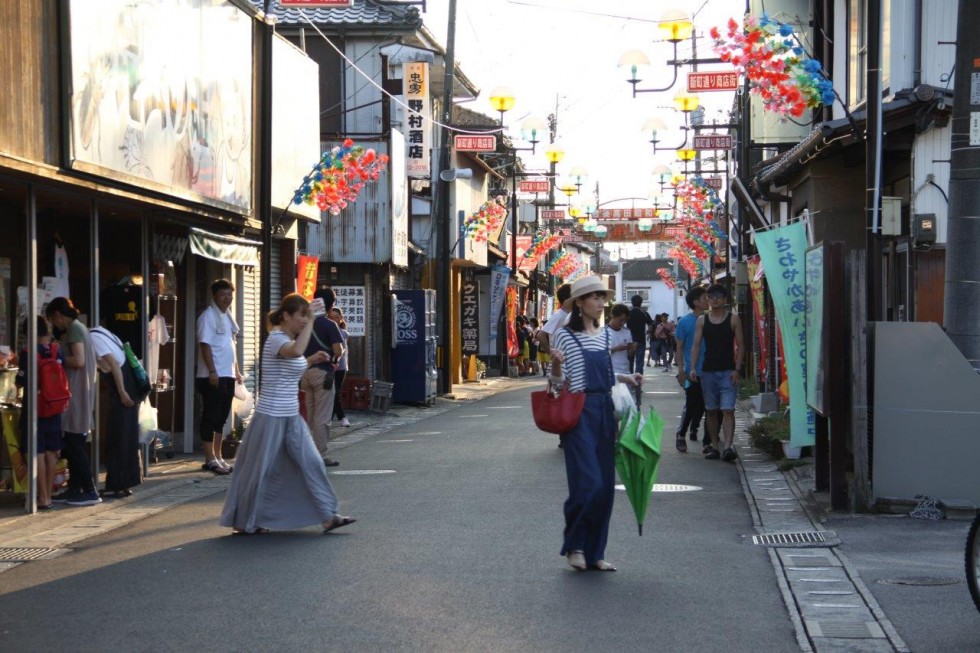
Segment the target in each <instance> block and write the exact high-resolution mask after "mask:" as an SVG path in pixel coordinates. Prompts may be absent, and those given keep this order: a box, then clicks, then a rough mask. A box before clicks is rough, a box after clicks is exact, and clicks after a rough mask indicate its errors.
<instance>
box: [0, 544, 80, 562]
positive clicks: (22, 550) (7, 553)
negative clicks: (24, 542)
mask: <svg viewBox="0 0 980 653" xmlns="http://www.w3.org/2000/svg"><path fill="white" fill-rule="evenodd" d="M65 551H67V549H48V548H39V547H0V562H31V561H32V560H44V559H45V558H53V557H55V556H58V555H61V554H62V553H64V552H65Z"/></svg>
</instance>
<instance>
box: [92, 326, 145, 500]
mask: <svg viewBox="0 0 980 653" xmlns="http://www.w3.org/2000/svg"><path fill="white" fill-rule="evenodd" d="M89 334H90V335H91V336H92V349H93V351H94V352H95V363H96V367H98V369H99V373H100V374H102V382H103V383H105V384H106V386H107V388H108V392H107V393H106V394H107V395H108V398H109V407H108V410H107V417H106V426H105V439H106V442H105V489H104V490H103V492H102V496H103V497H106V496H111V497H114V498H117V499H118V498H121V497H128V496H130V495H131V494H132V493H133V491H132V490H131V489H130V488H132V487H133V486H136V485H139V484H140V483H142V482H143V469H142V467H141V466H140V425H139V412H140V407H139V405H140V402H141V401H143V397H141V396H140V390H139V387H138V385H137V383H136V375H135V373H134V372H133V368H132V367H130V365H129V363H128V362H127V361H126V350H125V349H124V348H123V343H122V341H121V340H120V339H119V338H118V337H117V336H116V335H115V334H114V333H112V332H111V331H109V330H108V329H106V328H104V327H95V328H94V329H92V330H91V331H89Z"/></svg>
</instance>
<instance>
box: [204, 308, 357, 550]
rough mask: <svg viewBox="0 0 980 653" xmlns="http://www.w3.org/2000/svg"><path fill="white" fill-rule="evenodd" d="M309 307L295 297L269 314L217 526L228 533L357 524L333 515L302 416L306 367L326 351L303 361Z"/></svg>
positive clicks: (332, 501) (319, 458) (321, 358)
mask: <svg viewBox="0 0 980 653" xmlns="http://www.w3.org/2000/svg"><path fill="white" fill-rule="evenodd" d="M309 305H310V304H309V302H308V301H306V299H305V298H303V296H302V295H298V294H295V293H293V294H290V295H286V296H285V297H283V299H282V303H281V304H280V305H279V308H278V309H277V310H275V311H272V312H271V313H269V323H270V325H271V330H270V333H269V337H268V338H267V339H266V341H265V345H264V346H263V347H262V373H261V382H260V383H261V385H260V387H259V398H258V403H257V404H256V406H255V413H254V414H253V415H252V419H251V421H250V422H249V424H248V428H247V429H246V430H245V435H244V436H243V438H242V443H241V446H239V448H238V454H237V455H236V456H235V458H236V463H235V472H234V474H232V478H231V487H229V488H228V497H227V498H226V499H225V507H224V510H223V511H222V513H221V521H220V523H221V525H222V526H230V527H231V528H232V529H233V531H232V532H233V533H256V532H259V533H261V532H265V531H267V530H269V529H279V530H288V529H293V528H303V527H305V526H312V525H313V524H319V525H320V526H322V527H323V530H324V532H329V531H332V530H334V529H337V528H340V527H341V526H347V525H348V524H353V523H354V522H355V521H357V520H356V519H353V518H352V517H345V516H343V515H340V514H338V513H337V495H336V494H334V491H333V487H332V486H331V485H330V480H329V479H328V478H327V472H326V469H324V467H323V458H322V456H321V455H320V453H319V452H318V451H317V449H316V446H314V444H313V438H312V436H311V435H310V431H309V428H308V427H307V426H306V422H305V421H304V420H303V418H302V417H301V416H300V414H299V399H298V393H297V392H296V389H297V388H298V387H299V380H300V377H302V376H303V372H305V371H306V368H307V367H309V366H310V365H317V364H319V363H324V362H326V361H327V360H328V355H327V353H326V352H323V351H319V352H317V353H315V354H313V355H312V356H310V357H309V358H304V357H303V352H304V351H306V346H307V345H308V344H309V341H310V333H311V332H312V330H313V319H312V315H311V314H310V310H309Z"/></svg>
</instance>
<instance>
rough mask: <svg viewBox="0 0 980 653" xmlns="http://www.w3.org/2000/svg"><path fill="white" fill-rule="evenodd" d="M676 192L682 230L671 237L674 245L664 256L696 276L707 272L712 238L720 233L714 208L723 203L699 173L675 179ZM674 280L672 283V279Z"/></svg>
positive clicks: (718, 236)
mask: <svg viewBox="0 0 980 653" xmlns="http://www.w3.org/2000/svg"><path fill="white" fill-rule="evenodd" d="M676 194H677V198H678V217H679V219H678V222H679V223H680V226H682V227H684V232H683V234H682V235H680V236H678V237H677V238H676V239H675V240H674V247H673V248H671V249H670V250H668V252H667V256H668V258H672V259H674V260H676V261H677V262H678V264H679V265H680V266H681V267H682V268H684V270H685V271H686V272H687V273H688V274H689V275H690V276H692V277H695V276H699V275H701V274H703V273H706V272H707V266H708V263H706V261H709V260H710V259H711V257H712V256H714V255H715V246H714V242H715V240H716V239H718V238H722V237H724V234H723V232H722V230H721V228H720V227H719V226H718V223H717V222H716V221H715V214H716V212H717V211H720V210H723V208H724V207H723V205H722V201H721V198H719V197H718V192H717V191H716V190H715V189H714V188H712V187H711V186H709V185H708V183H707V182H706V181H705V180H704V179H703V178H702V177H694V178H692V179H688V180H685V181H682V182H680V183H678V184H677V188H676ZM671 274H673V273H671ZM662 276H663V273H662V272H661V277H662ZM665 281H666V279H665ZM674 283H675V285H676V279H674ZM668 286H669V284H668Z"/></svg>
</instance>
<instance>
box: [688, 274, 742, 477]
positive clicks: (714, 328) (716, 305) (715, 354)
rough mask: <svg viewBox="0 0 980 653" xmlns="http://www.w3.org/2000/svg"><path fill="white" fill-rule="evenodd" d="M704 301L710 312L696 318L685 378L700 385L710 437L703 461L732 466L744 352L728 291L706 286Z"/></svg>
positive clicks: (734, 456) (740, 324)
mask: <svg viewBox="0 0 980 653" xmlns="http://www.w3.org/2000/svg"><path fill="white" fill-rule="evenodd" d="M707 297H708V306H710V309H711V310H709V311H708V312H707V313H706V314H704V315H702V316H701V317H699V318H698V321H697V325H696V326H695V329H694V344H693V346H692V348H691V370H690V371H689V372H688V376H689V377H690V378H691V379H692V380H694V381H697V380H700V381H701V392H702V394H703V395H704V410H705V415H706V426H707V429H708V435H709V436H710V437H711V447H710V448H709V449H708V451H707V452H706V453H705V454H704V457H705V458H707V459H709V460H716V459H718V458H719V457H721V458H723V459H724V460H726V461H728V462H734V461H735V459H736V458H738V454H737V453H736V452H735V448H734V446H733V442H734V440H735V398H736V396H737V394H738V368H739V367H740V366H741V364H742V356H743V355H744V352H745V350H744V346H743V342H742V323H741V321H740V320H739V317H738V315H736V314H735V313H733V312H732V311H731V309H730V308H729V306H728V303H727V302H728V291H727V290H726V289H725V287H724V286H723V285H721V284H718V283H716V284H713V285H712V286H709V287H708V291H707ZM702 342H703V343H704V359H703V365H701V366H700V367H699V363H702V359H701V343H702ZM699 369H700V370H701V371H699ZM719 430H721V431H722V433H719ZM719 436H720V437H719ZM722 440H723V446H724V450H723V451H722V453H721V454H719V453H718V450H719V442H720V441H722Z"/></svg>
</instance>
